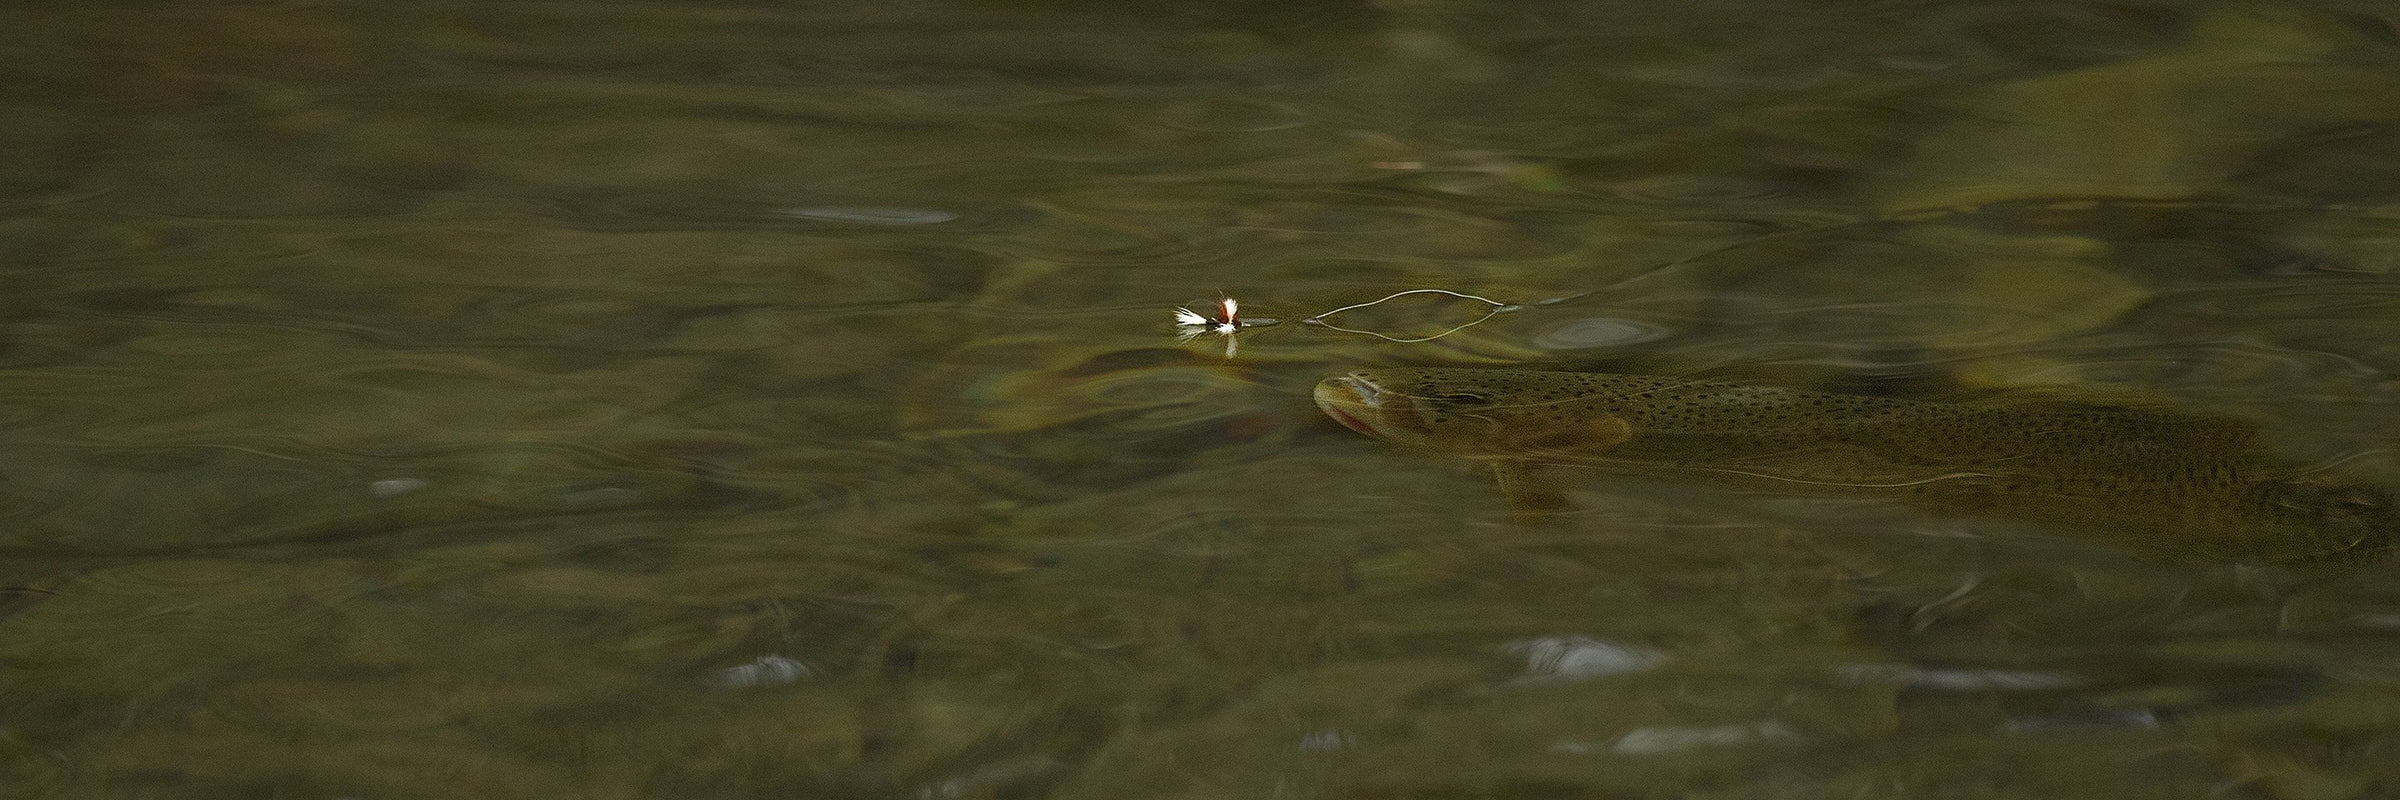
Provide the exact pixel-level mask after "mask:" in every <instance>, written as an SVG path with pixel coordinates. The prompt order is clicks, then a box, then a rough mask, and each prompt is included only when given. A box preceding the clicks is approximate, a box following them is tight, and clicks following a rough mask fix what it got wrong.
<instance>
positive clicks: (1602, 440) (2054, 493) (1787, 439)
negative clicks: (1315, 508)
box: [1316, 368, 2400, 562]
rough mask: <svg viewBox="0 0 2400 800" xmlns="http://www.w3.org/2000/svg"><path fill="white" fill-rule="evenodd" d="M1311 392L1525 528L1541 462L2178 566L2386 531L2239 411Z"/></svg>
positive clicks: (1430, 373)
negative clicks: (1456, 460)
mask: <svg viewBox="0 0 2400 800" xmlns="http://www.w3.org/2000/svg"><path fill="white" fill-rule="evenodd" d="M1316 401H1317V405H1318V407H1319V408H1322V409H1323V410H1324V411H1325V413H1326V415H1327V416H1330V417H1332V418H1333V419H1334V420H1335V421H1338V422H1340V423H1341V424H1343V425H1344V426H1347V427H1349V428H1351V429H1352V430H1356V431H1358V432H1359V433H1363V434H1366V435H1368V436H1373V437H1375V438H1378V439H1383V440H1385V441H1389V442H1392V443H1394V444H1398V445H1402V446H1405V447H1410V448H1414V449H1420V450H1428V451H1437V452H1444V453H1451V454H1456V455H1463V456H1466V457H1468V458H1471V459H1475V460H1479V461H1484V462H1488V463H1490V464H1491V465H1492V467H1493V468H1494V471H1495V472H1496V473H1497V474H1498V476H1499V478H1500V487H1501V490H1502V492H1503V493H1504V494H1506V495H1507V496H1508V499H1509V501H1510V503H1511V506H1512V507H1513V508H1514V510H1515V511H1516V514H1517V518H1518V521H1519V522H1520V523H1525V522H1531V521H1537V520H1539V519H1541V518H1542V517H1544V516H1546V515H1548V514H1549V513H1551V512H1554V511H1556V510H1557V509H1559V508H1561V507H1563V506H1564V504H1565V500H1564V496H1563V494H1561V493H1560V492H1559V491H1558V490H1557V489H1556V488H1555V485H1554V484H1552V483H1551V481H1550V480H1549V475H1548V473H1547V472H1542V471H1539V470H1542V469H1543V468H1545V467H1551V466H1559V465H1566V466H1579V467H1589V468H1596V469H1600V470H1604V471H1615V472H1618V473H1624V474H1639V475H1646V476H1656V477H1668V478H1675V477H1688V478H1693V479H1702V480H1707V481H1710V482H1715V483H1727V484H1733V485H1738V486H1744V487H1763V488H1768V489H1771V490H1783V491H1798V490H1805V491H1811V492H1838V493H1845V494H1864V495H1870V496H1878V497H1888V498H1891V499H1894V500H1897V501H1900V502H1905V503H1908V504H1911V505H1914V506H1917V507H1920V508H1925V509H1929V510H1934V511H1938V512H1943V513H1955V514H1963V515H1969V516H1985V517H1996V518H2007V519H2018V520H2025V521H2030V522H2034V523H2036V524H2039V525H2042V526H2045V527H2053V528H2061V529H2072V530H2075V531H2079V532H2084V533H2089V534H2096V535H2099V536H2100V537H2102V538H2105V539H2108V540H2111V541H2115V542H2117V543H2119V544H2122V545H2125V546H2129V547H2132V548H2134V549H2137V550H2141V551H2145V552H2148V553H2151V554H2153V555H2159V554H2165V555H2170V556H2173V557H2176V558H2178V559H2199V560H2208V561H2235V562H2285V561H2289V562H2300V561H2320V560H2333V559H2340V560H2350V559H2352V558H2354V557H2357V556H2359V555H2360V554H2362V553H2369V552H2373V553H2380V552H2381V551H2383V550H2384V549H2387V548H2389V546H2390V544H2391V542H2392V540H2393V536H2394V533H2395V532H2396V530H2400V516H2396V515H2395V513H2394V511H2393V505H2392V502H2391V499H2390V497H2389V495H2388V494H2387V493H2386V492H2385V491H2383V490H2381V489H2379V488H2378V487H2375V486H2372V485H2368V484H2364V483H2359V482H2351V481H2345V480H2342V479H2339V478H2337V477H2333V476H2328V475H2325V474H2322V473H2323V472H2324V471H2323V470H2317V469H2310V468H2306V467H2303V466H2301V465H2297V464H2294V463H2291V462H2289V461H2287V460H2284V459H2282V458H2280V457H2279V456H2278V455H2277V454H2276V453H2274V452H2273V450H2272V448H2271V447H2270V446H2269V445H2268V443H2267V442H2266V441H2265V438H2264V437H2263V435H2262V434H2261V433H2260V431H2259V429H2258V428H2257V426H2255V425H2253V424H2250V423H2248V422H2245V421H2242V420H2236V419H2229V418H2222V417H2211V416H2203V415H2197V414H2191V413H2187V412H2183V411H2180V410H2177V409H2173V408H2167V407H2155V408H2154V407H2139V406H2108V405H2097V404H2086V403H2077V402H2072V401H2067V400H2061V399H2057V398H2051V397H1998V398H1982V399H1975V400H1970V401H1965V402H1933V401H1925V400H1903V399H1894V398H1883V397H1865V396H1859V395H1846V394H1833V393H1826V392H1812V391H1803V390H1797V389H1787V388H1777V387H1767V386H1751V385H1743V384H1734V383H1715V382H1707V381H1694V380H1685V379H1680V378H1672V377H1659V376H1648V375H1619V374H1608V373H1590V372H1551V371H1539V370H1523V369H1444V368H1422V369H1420V368H1392V369H1364V370H1357V371H1353V372H1350V373H1347V374H1344V375H1340V376H1337V377H1333V378H1328V379H1326V380H1324V381H1323V382H1321V383H1319V384H1317V388H1316Z"/></svg>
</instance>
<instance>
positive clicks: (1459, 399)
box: [1434, 392, 1492, 406]
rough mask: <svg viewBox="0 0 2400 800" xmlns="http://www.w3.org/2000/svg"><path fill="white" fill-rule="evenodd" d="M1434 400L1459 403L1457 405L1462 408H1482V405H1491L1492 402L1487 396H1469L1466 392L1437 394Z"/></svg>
mask: <svg viewBox="0 0 2400 800" xmlns="http://www.w3.org/2000/svg"><path fill="white" fill-rule="evenodd" d="M1434 399H1436V400H1442V401H1446V402H1451V403H1457V404H1459V405H1462V406H1480V405H1484V404H1486V403H1490V402H1492V399H1491V398H1489V397H1485V396H1483V395H1479V394H1467V393H1465V392H1452V393H1450V394H1437V395H1434Z"/></svg>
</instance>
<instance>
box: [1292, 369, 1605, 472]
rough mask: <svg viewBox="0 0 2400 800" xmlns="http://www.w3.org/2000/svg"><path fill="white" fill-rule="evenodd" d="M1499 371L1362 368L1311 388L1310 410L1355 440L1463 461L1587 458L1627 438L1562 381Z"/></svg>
mask: <svg viewBox="0 0 2400 800" xmlns="http://www.w3.org/2000/svg"><path fill="white" fill-rule="evenodd" d="M1572 375H1574V373H1551V372H1541V371H1536V370H1507V369H1434V368H1426V369H1402V368H1392V369H1362V370H1353V371H1350V372H1347V373H1344V374H1341V375H1336V376H1334V377H1331V378H1326V379H1325V380H1323V381H1321V382H1319V383H1318V384H1317V389H1316V400H1317V407H1318V408H1320V409H1323V410H1324V412H1325V415H1326V416H1329V417H1332V418H1333V419H1334V421H1336V422H1339V423H1341V424H1342V425H1343V426H1345V427H1348V428H1349V429H1351V430H1354V431H1358V432H1359V433H1363V434H1366V435H1368V436H1373V437H1375V438H1378V439H1383V440H1385V441H1389V442H1392V443H1395V444H1400V445H1404V446H1409V447H1416V448H1423V449H1430V450H1441V451H1446V452H1452V453H1459V454H1464V455H1468V456H1480V457H1494V458H1522V457H1533V458H1539V457H1542V456H1545V455H1556V456H1576V455H1591V454H1595V453H1598V452H1600V451H1604V450H1606V449H1608V448H1610V447H1613V446H1615V445H1617V444H1619V443H1621V442H1623V441H1625V440H1626V439H1627V438H1628V437H1630V436H1631V435H1632V427H1631V426H1630V425H1629V424H1627V423H1626V421H1625V420H1624V419H1623V418H1622V417H1619V416H1616V415H1614V414H1611V413H1608V411H1607V410H1606V409H1605V408H1602V407H1600V406H1599V405H1597V404H1595V402H1594V398H1593V396H1592V395H1591V393H1590V392H1588V391H1584V390H1581V389H1580V387H1579V385H1578V384H1577V382H1576V381H1575V380H1574V379H1573V378H1572V377H1568V376H1572Z"/></svg>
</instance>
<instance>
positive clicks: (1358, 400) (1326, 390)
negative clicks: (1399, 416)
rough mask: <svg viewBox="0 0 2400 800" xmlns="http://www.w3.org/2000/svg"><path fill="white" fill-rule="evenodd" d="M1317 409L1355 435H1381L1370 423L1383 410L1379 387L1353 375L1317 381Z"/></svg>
mask: <svg viewBox="0 0 2400 800" xmlns="http://www.w3.org/2000/svg"><path fill="white" fill-rule="evenodd" d="M1316 398H1317V408H1319V409H1321V410H1323V411H1324V412H1325V416H1328V417H1332V418H1333V421H1335V422H1339V423H1341V424H1342V427H1345V428H1349V429H1351V430H1354V431H1358V432H1359V433H1363V434H1366V435H1368V436H1373V437H1377V438H1382V437H1383V436H1384V433H1383V431H1381V430H1379V429H1377V428H1376V427H1375V423H1373V422H1371V421H1370V420H1373V419H1376V418H1378V417H1380V416H1382V413H1383V411H1384V408H1383V398H1384V391H1383V389H1382V387H1379V386H1376V385H1375V382H1374V381H1371V380H1367V379H1366V378H1363V377H1360V376H1359V375H1357V374H1355V373H1354V374H1350V375H1340V376H1335V377H1331V378H1326V379H1325V380H1322V381H1318V382H1317V391H1316Z"/></svg>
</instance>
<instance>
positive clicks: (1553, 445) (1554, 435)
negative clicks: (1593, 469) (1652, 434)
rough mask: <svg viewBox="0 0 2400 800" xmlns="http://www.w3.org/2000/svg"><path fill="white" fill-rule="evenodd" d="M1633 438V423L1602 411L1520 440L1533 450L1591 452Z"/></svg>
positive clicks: (1522, 446) (1568, 453) (1521, 443)
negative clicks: (1589, 417)
mask: <svg viewBox="0 0 2400 800" xmlns="http://www.w3.org/2000/svg"><path fill="white" fill-rule="evenodd" d="M1631 438H1633V424H1632V423H1630V422H1626V421H1625V418H1624V417H1620V416H1617V415H1615V414H1603V415H1600V416H1597V417H1593V418H1591V419H1588V420H1583V421H1581V422H1579V423H1578V424H1574V425H1568V426H1565V427H1560V428H1553V429H1548V430H1544V431H1541V432H1540V433H1539V434H1538V435H1535V436H1531V437H1527V438H1526V439H1524V440H1523V441H1520V442H1518V443H1517V444H1518V447H1519V449H1521V450H1523V451H1526V452H1531V453H1554V454H1559V455H1566V456H1579V455H1580V456H1591V455H1598V454H1600V453H1604V452H1607V451H1609V450H1611V449H1614V448H1615V447H1616V446H1617V445H1620V444H1624V443H1625V440H1627V439H1631Z"/></svg>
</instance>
